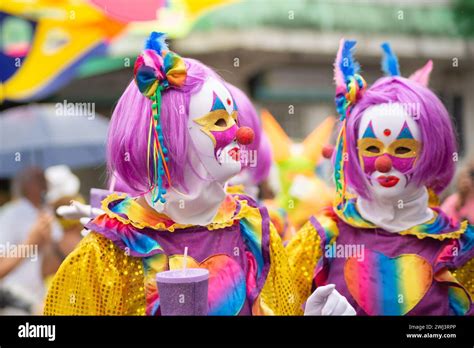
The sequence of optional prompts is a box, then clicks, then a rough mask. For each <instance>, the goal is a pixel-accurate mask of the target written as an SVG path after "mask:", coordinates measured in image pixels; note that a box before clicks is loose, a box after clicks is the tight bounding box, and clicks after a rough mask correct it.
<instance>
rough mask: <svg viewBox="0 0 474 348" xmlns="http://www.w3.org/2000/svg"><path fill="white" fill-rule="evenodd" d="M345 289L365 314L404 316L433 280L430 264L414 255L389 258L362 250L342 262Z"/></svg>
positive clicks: (422, 295)
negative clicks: (359, 254) (359, 256)
mask: <svg viewBox="0 0 474 348" xmlns="http://www.w3.org/2000/svg"><path fill="white" fill-rule="evenodd" d="M344 278H345V281H346V285H347V288H348V289H349V292H350V293H351V295H352V297H353V298H354V299H355V301H356V302H357V303H358V304H359V306H360V307H361V308H362V309H363V310H364V311H365V312H366V313H367V314H368V315H405V314H407V313H408V312H409V311H411V310H412V309H413V308H414V307H415V306H416V305H417V304H418V302H420V301H421V299H422V298H423V297H424V296H425V294H426V293H427V291H428V290H429V288H430V286H431V283H432V281H433V269H432V267H431V264H430V263H429V262H428V261H427V260H426V259H424V258H423V257H421V256H418V255H416V254H403V255H400V256H397V257H395V258H390V257H388V256H385V255H384V254H382V253H379V252H375V251H371V250H367V249H366V250H365V252H364V258H363V259H362V260H359V259H358V258H355V257H351V258H348V259H347V260H346V263H345V265H344Z"/></svg>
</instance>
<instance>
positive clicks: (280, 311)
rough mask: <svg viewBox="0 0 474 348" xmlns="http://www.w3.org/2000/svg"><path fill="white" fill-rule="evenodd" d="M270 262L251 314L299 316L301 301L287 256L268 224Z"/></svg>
mask: <svg viewBox="0 0 474 348" xmlns="http://www.w3.org/2000/svg"><path fill="white" fill-rule="evenodd" d="M270 262H271V266H270V271H269V272H268V276H267V280H266V282H265V285H264V286H263V289H262V292H261V294H260V296H259V297H258V298H257V301H256V302H255V304H254V306H253V314H254V315H301V314H302V309H301V301H300V299H299V298H298V293H297V291H296V288H295V282H294V278H293V273H292V272H291V269H290V264H289V263H288V255H287V253H286V250H285V248H284V247H283V244H282V242H281V239H280V235H279V234H278V232H277V231H276V229H275V227H274V226H273V224H270Z"/></svg>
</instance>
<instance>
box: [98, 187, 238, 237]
mask: <svg viewBox="0 0 474 348" xmlns="http://www.w3.org/2000/svg"><path fill="white" fill-rule="evenodd" d="M246 208H247V201H245V200H238V199H237V198H236V197H234V196H232V195H227V196H226V198H225V200H224V201H223V202H222V204H221V206H220V207H219V210H218V211H217V214H216V216H215V217H214V219H213V220H212V222H211V223H210V224H209V225H207V226H206V228H207V229H208V230H216V229H220V228H225V227H229V226H232V225H233V224H234V222H235V221H237V220H240V219H241V218H242V217H243V216H244V215H245V210H246ZM102 210H103V211H104V212H105V214H106V215H107V216H109V217H111V218H114V219H117V220H118V221H120V222H121V223H123V224H125V225H132V226H133V227H136V228H139V229H144V228H152V229H154V230H160V231H162V230H165V231H169V232H174V231H175V230H177V229H184V228H189V227H195V226H194V225H184V224H179V223H176V222H174V221H173V220H171V219H170V218H169V217H168V216H166V215H164V214H160V213H158V212H154V211H150V210H147V209H145V208H144V207H142V206H141V205H140V204H138V203H137V202H136V201H135V200H134V199H133V198H131V197H128V196H127V195H126V194H116V193H113V194H111V195H109V196H107V197H106V198H105V199H104V200H103V201H102Z"/></svg>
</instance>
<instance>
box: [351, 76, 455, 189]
mask: <svg viewBox="0 0 474 348" xmlns="http://www.w3.org/2000/svg"><path fill="white" fill-rule="evenodd" d="M383 103H401V104H402V105H416V108H415V109H416V110H417V111H418V112H419V114H411V116H412V117H414V120H415V121H416V122H417V124H418V126H419V127H420V132H421V140H422V143H423V145H422V149H421V153H420V157H419V158H418V160H417V162H416V165H415V166H414V168H413V170H412V172H411V173H409V174H412V175H413V176H412V180H414V182H415V183H416V184H417V185H423V186H426V187H428V188H431V189H432V190H434V191H435V192H436V193H440V192H441V191H443V190H444V189H445V188H446V187H447V186H448V185H449V183H450V181H451V180H452V178H453V176H454V172H455V165H454V159H453V155H454V154H455V152H456V150H457V146H456V137H455V134H454V131H453V127H452V123H451V120H450V117H449V114H448V112H447V110H446V108H445V107H444V105H443V104H442V103H441V101H440V100H439V99H438V97H437V96H436V95H435V94H434V93H433V92H432V91H431V90H429V89H428V88H426V87H424V86H422V85H421V84H419V83H417V82H414V81H411V80H409V79H406V78H404V77H400V76H394V77H383V78H380V79H379V80H377V81H376V82H375V83H374V84H373V86H372V87H370V88H369V89H367V91H366V92H365V94H364V95H363V96H362V98H361V99H360V100H359V101H358V102H357V104H356V105H355V107H354V109H353V110H352V111H351V114H350V117H348V123H347V130H346V131H347V148H348V156H349V159H350V160H349V161H347V162H346V165H345V173H346V177H347V182H348V184H349V186H350V187H351V188H352V189H353V190H354V191H355V192H357V194H359V195H360V196H362V197H364V198H370V194H369V190H368V180H367V179H366V177H365V174H364V172H363V171H362V168H361V166H360V163H359V160H358V158H359V156H358V153H357V138H358V131H359V125H360V121H361V118H362V115H363V114H364V111H365V110H366V109H368V108H369V107H371V106H374V105H378V104H383ZM352 159H357V160H352Z"/></svg>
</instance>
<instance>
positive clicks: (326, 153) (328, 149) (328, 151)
mask: <svg viewBox="0 0 474 348" xmlns="http://www.w3.org/2000/svg"><path fill="white" fill-rule="evenodd" d="M321 152H322V154H323V157H324V158H326V159H331V157H332V154H333V153H334V146H332V145H330V144H329V145H324V147H323V150H322V151H321Z"/></svg>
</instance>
